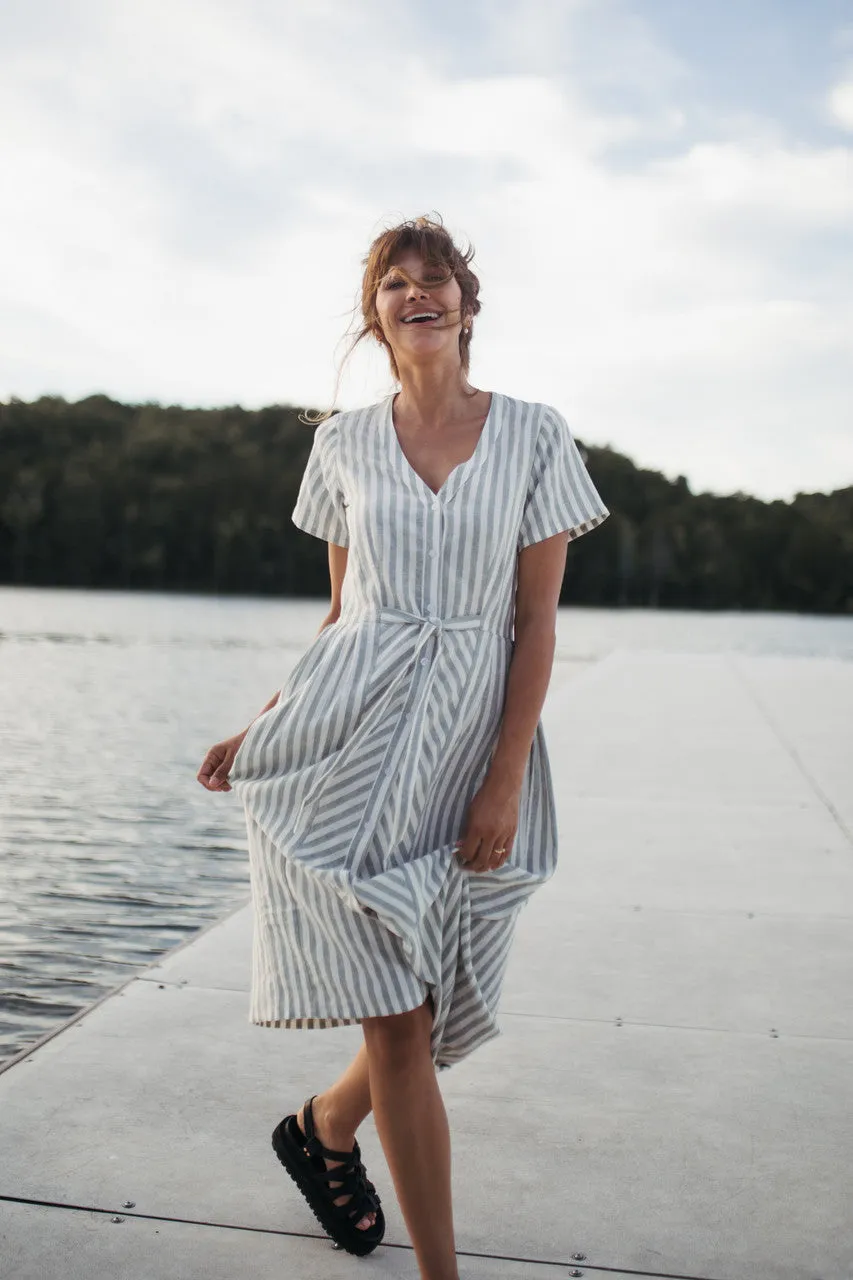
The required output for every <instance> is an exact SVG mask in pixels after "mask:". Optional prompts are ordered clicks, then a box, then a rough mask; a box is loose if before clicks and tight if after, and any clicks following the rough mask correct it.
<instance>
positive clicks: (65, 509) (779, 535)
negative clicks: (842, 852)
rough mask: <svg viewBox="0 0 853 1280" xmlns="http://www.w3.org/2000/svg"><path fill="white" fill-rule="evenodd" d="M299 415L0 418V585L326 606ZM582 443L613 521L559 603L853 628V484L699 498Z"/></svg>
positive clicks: (8, 414) (44, 410)
mask: <svg viewBox="0 0 853 1280" xmlns="http://www.w3.org/2000/svg"><path fill="white" fill-rule="evenodd" d="M298 413H299V410H298V409H295V408H293V407H290V406H287V405H271V406H269V407H267V408H263V409H257V410H247V409H243V408H241V407H239V406H227V407H223V408H217V409H190V408H183V407H180V406H175V405H169V406H163V405H159V404H156V403H145V404H122V403H120V402H118V401H116V400H112V399H110V398H109V397H108V396H105V395H94V396H88V397H86V398H85V399H82V400H78V401H76V402H72V401H67V400H65V399H64V398H62V397H61V396H42V397H41V398H40V399H38V400H34V401H32V402H27V401H23V400H19V399H17V398H14V397H13V398H12V399H11V400H10V401H9V402H8V403H0V583H3V584H21V585H30V586H45V587H48V586H61V587H97V588H116V589H124V590H128V589H131V590H156V591H182V592H205V593H218V594H240V595H277V596H303V597H304V596H324V595H328V589H329V588H328V567H327V559H326V547H325V544H324V543H323V542H322V541H320V540H319V539H317V538H312V537H310V536H308V535H307V534H304V533H302V532H301V531H300V530H298V529H297V528H296V526H295V525H294V524H293V523H292V522H291V519H290V514H291V512H292V510H293V506H294V503H295V501H296V494H297V491H298V488H299V482H300V480H301V477H302V472H303V470H304V467H305V462H306V460H307V457H308V452H309V450H310V447H311V440H312V435H313V432H312V428H311V427H310V426H306V425H305V424H304V423H303V422H300V421H299V418H298ZM578 443H579V445H580V446H581V448H582V449H583V451H584V455H585V457H586V459H587V465H588V467H589V470H590V473H591V475H592V477H593V480H594V482H595V484H596V486H597V488H598V489H599V490H600V492H601V494H602V497H603V498H604V501H605V502H606V504H607V506H608V507H609V508H610V511H611V513H612V514H611V517H610V519H608V520H606V521H605V523H604V524H603V525H602V526H601V528H600V529H597V530H596V531H595V532H594V534H593V535H592V536H590V537H584V538H581V539H580V540H579V541H578V542H577V543H576V544H571V545H570V547H569V556H568V564H567V568H566V577H565V581H564V584H563V592H562V596H561V602H562V603H563V604H585V605H599V606H644V607H653V608H654V607H660V608H679V609H742V610H787V611H792V612H803V613H825V614H851V613H853V486H850V487H847V488H843V489H838V490H836V491H835V492H833V493H829V494H823V493H800V494H797V495H796V497H795V498H794V499H793V500H791V501H789V502H787V501H782V500H777V501H772V502H764V501H761V500H760V499H758V498H754V497H750V496H749V495H748V494H744V493H736V494H731V495H716V494H710V493H692V492H691V490H690V488H689V486H688V484H687V481H686V480H685V479H684V477H683V476H679V477H678V478H677V479H675V480H670V479H667V477H665V476H664V475H662V474H661V473H660V472H657V471H651V470H645V469H642V468H639V467H637V466H635V465H634V463H633V462H632V461H631V460H630V458H627V457H625V456H624V455H623V454H621V453H617V452H616V451H615V450H613V449H608V448H597V447H594V446H584V444H583V442H582V441H581V440H578Z"/></svg>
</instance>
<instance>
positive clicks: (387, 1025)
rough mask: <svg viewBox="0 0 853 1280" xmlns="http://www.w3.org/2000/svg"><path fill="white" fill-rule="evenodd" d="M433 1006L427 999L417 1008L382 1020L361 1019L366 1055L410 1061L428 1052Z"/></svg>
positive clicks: (390, 1015)
mask: <svg viewBox="0 0 853 1280" xmlns="http://www.w3.org/2000/svg"><path fill="white" fill-rule="evenodd" d="M432 1022H433V1006H432V1000H431V998H430V997H429V996H428V997H427V999H426V1000H425V1001H424V1003H423V1004H422V1005H419V1006H418V1008H417V1009H409V1010H408V1011H407V1012H406V1013H392V1014H388V1015H387V1016H385V1017H382V1018H364V1019H363V1021H362V1031H363V1032H364V1043H365V1045H366V1046H367V1052H368V1055H369V1056H372V1057H375V1056H377V1055H381V1056H382V1057H383V1058H389V1059H390V1058H399V1059H404V1060H407V1059H411V1058H412V1057H420V1056H422V1055H423V1053H424V1052H426V1053H429V1048H430V1033H431V1031H432Z"/></svg>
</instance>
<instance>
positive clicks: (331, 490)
mask: <svg viewBox="0 0 853 1280" xmlns="http://www.w3.org/2000/svg"><path fill="white" fill-rule="evenodd" d="M336 434H337V432H336V424H335V422H334V420H333V419H327V420H326V421H325V422H321V423H320V425H319V427H317V428H316V429H315V431H314V440H313V442H312V445H311V452H310V454H309V455H308V461H307V462H306V464H305V471H304V472H303V474H302V482H301V484H300V486H299V493H298V495H297V498H296V506H295V507H294V508H293V512H292V514H291V517H290V518H291V520H292V521H293V523H294V524H295V525H296V527H297V528H298V529H304V530H305V532H306V533H311V534H313V535H314V537H315V538H324V539H325V540H326V542H334V543H336V544H337V545H338V546H339V547H348V546H349V530H348V528H347V517H346V503H345V501H344V496H343V493H342V492H341V488H340V484H339V482H338V469H337V465H336V461H335V449H334V445H335V440H336Z"/></svg>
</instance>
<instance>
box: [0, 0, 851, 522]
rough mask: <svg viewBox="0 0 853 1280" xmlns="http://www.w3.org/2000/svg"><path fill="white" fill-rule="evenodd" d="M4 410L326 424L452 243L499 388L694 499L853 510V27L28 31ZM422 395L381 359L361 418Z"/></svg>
mask: <svg viewBox="0 0 853 1280" xmlns="http://www.w3.org/2000/svg"><path fill="white" fill-rule="evenodd" d="M0 174H2V181H3V186H4V188H5V191H4V198H3V199H2V201H0V398H2V399H6V400H8V398H9V397H11V396H17V397H20V398H22V399H25V400H31V399H34V398H36V397H38V396H40V395H48V394H50V395H62V396H65V397H66V398H68V399H70V400H77V399H80V398H81V397H83V396H87V395H91V394H94V393H105V394H107V395H110V396H113V397H115V398H116V399H120V400H123V401H130V402H136V403H139V402H144V401H158V402H160V403H162V404H183V405H196V406H211V405H222V404H237V403H239V404H242V405H244V406H246V407H249V408H255V407H259V406H261V405H265V404H273V403H277V404H283V403H287V404H294V405H300V406H313V407H318V408H327V407H329V406H330V405H331V403H332V402H333V397H334V394H335V381H336V368H337V364H338V362H339V361H340V359H341V357H342V355H343V353H344V351H345V350H346V342H345V335H346V333H347V331H348V329H349V327H350V325H351V323H352V320H353V308H354V305H355V302H356V298H357V294H358V291H359V283H360V277H361V269H362V258H363V256H364V254H365V252H366V250H367V248H368V245H369V244H370V241H371V240H372V239H373V237H374V236H375V235H377V234H378V233H379V232H380V231H381V230H383V229H384V228H385V227H387V226H391V225H393V224H394V223H396V222H398V221H400V220H401V219H403V218H408V217H414V216H416V215H418V214H421V213H430V212H437V213H439V214H440V215H441V217H442V218H443V220H444V222H445V224H446V225H447V227H448V228H449V230H450V231H451V232H452V233H453V234H454V235H455V236H456V237H457V239H458V241H459V242H460V243H462V244H465V243H467V242H469V241H470V242H471V243H473V245H474V248H475V252H476V256H475V260H474V267H475V270H476V271H477V273H478V275H479V276H480V279H481V286H482V287H481V301H482V306H483V309H482V312H481V313H480V315H479V316H478V317H477V320H476V322H475V326H474V341H473V345H472V364H471V380H472V382H473V383H474V384H475V385H476V386H479V387H483V388H485V389H487V390H497V391H500V392H503V393H504V394H507V395H511V396H517V397H520V398H522V399H526V400H533V401H543V402H545V403H548V404H552V405H554V406H555V407H557V408H558V409H559V411H560V412H561V413H562V414H564V416H565V417H566V418H567V419H568V421H569V424H570V426H571V428H572V430H573V431H574V433H575V434H576V435H577V436H578V437H579V438H580V439H581V440H583V441H584V442H585V443H587V444H596V445H609V446H611V447H613V448H615V449H618V450H619V451H620V452H622V453H625V454H627V455H629V456H630V457H631V458H633V459H634V461H635V462H637V463H638V464H639V465H641V466H644V467H651V468H653V469H655V470H659V471H662V472H664V474H666V475H668V476H670V477H673V478H674V477H675V476H678V475H683V476H686V477H687V480H688V481H689V483H690V485H691V488H692V489H693V490H694V491H696V492H700V491H711V492H715V493H732V492H737V491H740V492H745V493H752V494H755V495H757V496H759V497H762V498H766V499H770V498H785V499H787V498H790V497H792V496H793V495H794V494H795V493H797V492H812V491H829V490H832V489H836V488H841V487H843V486H846V485H849V484H851V483H853V0H844V2H843V3H842V2H841V0H430V2H429V3H425V2H424V0H418V2H417V3H416V2H414V0H227V2H226V0H7V3H6V4H4V5H3V6H2V7H0ZM393 387H394V384H393V382H392V381H391V375H390V371H389V369H388V366H387V362H385V361H384V358H383V357H382V356H381V353H380V352H379V350H378V349H377V348H373V349H371V350H367V344H362V347H361V348H359V349H358V351H357V352H356V353H355V354H354V355H353V356H352V357H351V358H350V360H349V361H348V362H347V363H346V365H345V369H344V374H343V379H342V382H341V385H340V390H339V394H338V397H337V400H336V403H337V404H338V405H339V406H340V407H342V408H349V407H353V406H355V405H359V404H366V403H369V402H371V401H374V400H377V399H379V398H380V397H382V396H385V395H387V394H388V393H389V392H390V391H391V390H392V389H393Z"/></svg>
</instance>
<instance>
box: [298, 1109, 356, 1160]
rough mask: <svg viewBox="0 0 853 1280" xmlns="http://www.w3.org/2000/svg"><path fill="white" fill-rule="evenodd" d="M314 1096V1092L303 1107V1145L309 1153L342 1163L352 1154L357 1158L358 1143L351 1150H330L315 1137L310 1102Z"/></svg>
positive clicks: (312, 1110)
mask: <svg viewBox="0 0 853 1280" xmlns="http://www.w3.org/2000/svg"><path fill="white" fill-rule="evenodd" d="M316 1096H317V1095H316V1094H314V1097H312V1098H309V1099H308V1100H307V1102H305V1104H304V1108H303V1110H304V1119H305V1123H304V1124H303V1133H304V1134H305V1139H306V1141H305V1145H306V1147H308V1148H309V1149H310V1152H311V1155H312V1156H323V1157H324V1159H326V1160H340V1161H341V1163H342V1164H347V1163H348V1162H349V1161H350V1160H351V1158H352V1156H353V1155H354V1154H355V1155H356V1158H357V1159H360V1158H361V1152H360V1151H359V1150H358V1143H356V1144H355V1148H354V1150H353V1151H332V1150H331V1148H330V1147H324V1146H323V1144H322V1143H321V1141H320V1139H319V1138H318V1137H317V1132H316V1130H315V1128H314V1108H313V1105H312V1104H313V1102H314V1098H316Z"/></svg>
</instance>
